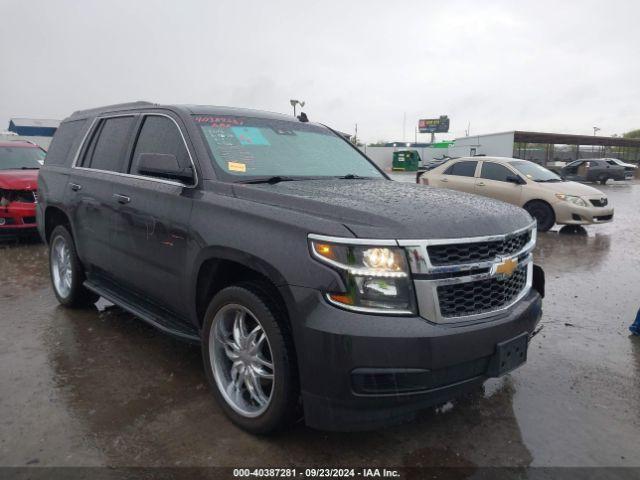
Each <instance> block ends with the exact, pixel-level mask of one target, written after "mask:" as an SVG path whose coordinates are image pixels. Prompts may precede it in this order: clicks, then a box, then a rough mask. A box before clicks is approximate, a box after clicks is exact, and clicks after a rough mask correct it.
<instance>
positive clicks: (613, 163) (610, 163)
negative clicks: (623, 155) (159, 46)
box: [607, 160, 618, 167]
mask: <svg viewBox="0 0 640 480" xmlns="http://www.w3.org/2000/svg"><path fill="white" fill-rule="evenodd" d="M607 163H608V164H609V165H613V166H614V167H615V166H616V165H618V164H617V163H616V162H614V161H613V160H607Z"/></svg>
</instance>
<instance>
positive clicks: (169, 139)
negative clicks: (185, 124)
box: [131, 115, 190, 175]
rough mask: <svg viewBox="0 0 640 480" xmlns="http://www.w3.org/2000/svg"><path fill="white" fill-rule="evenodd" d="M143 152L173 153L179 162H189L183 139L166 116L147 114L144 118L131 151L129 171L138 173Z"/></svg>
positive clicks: (181, 163)
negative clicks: (131, 159) (131, 158)
mask: <svg viewBox="0 0 640 480" xmlns="http://www.w3.org/2000/svg"><path fill="white" fill-rule="evenodd" d="M143 153H165V154H171V155H175V157H176V159H177V160H178V162H179V164H180V165H182V166H187V165H189V164H190V161H189V154H188V153H187V148H186V147H185V145H184V140H183V139H182V135H180V131H179V130H178V127H177V126H176V124H175V123H173V121H172V120H170V119H169V118H167V117H161V116H158V115H149V116H147V117H146V118H145V119H144V123H143V124H142V129H141V130H140V135H139V136H138V141H137V142H136V147H135V149H134V152H133V163H132V164H131V173H132V174H135V175H140V172H139V171H138V162H139V159H140V155H141V154H143Z"/></svg>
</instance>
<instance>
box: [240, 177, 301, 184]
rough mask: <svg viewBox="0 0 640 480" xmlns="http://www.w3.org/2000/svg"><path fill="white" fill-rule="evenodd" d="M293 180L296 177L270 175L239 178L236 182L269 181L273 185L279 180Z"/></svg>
mask: <svg viewBox="0 0 640 480" xmlns="http://www.w3.org/2000/svg"><path fill="white" fill-rule="evenodd" d="M295 180H297V179H296V178H293V177H283V176H281V175H274V176H272V177H260V178H253V179H251V180H241V181H239V182H238V183H269V184H271V185H273V184H276V183H280V182H293V181H295Z"/></svg>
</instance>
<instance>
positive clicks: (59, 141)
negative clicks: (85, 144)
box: [45, 119, 87, 165]
mask: <svg viewBox="0 0 640 480" xmlns="http://www.w3.org/2000/svg"><path fill="white" fill-rule="evenodd" d="M86 123H87V121H86V120H84V119H83V120H75V121H73V122H64V123H62V124H61V125H60V126H59V127H58V129H57V130H56V134H55V135H54V136H53V140H52V141H51V145H50V146H49V151H48V152H47V157H46V158H45V164H46V165H71V158H70V155H74V154H75V153H76V150H77V148H78V146H79V144H80V140H81V138H80V136H81V135H80V134H81V133H82V131H83V127H84V126H85V124H86ZM72 147H74V148H72Z"/></svg>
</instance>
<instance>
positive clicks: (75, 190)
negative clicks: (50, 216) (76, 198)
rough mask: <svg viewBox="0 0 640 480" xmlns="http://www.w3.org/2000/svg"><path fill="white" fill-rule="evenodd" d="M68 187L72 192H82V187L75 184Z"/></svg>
mask: <svg viewBox="0 0 640 480" xmlns="http://www.w3.org/2000/svg"><path fill="white" fill-rule="evenodd" d="M69 186H70V187H71V190H73V191H74V192H79V191H80V190H82V185H78V184H77V183H72V184H70V185H69Z"/></svg>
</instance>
